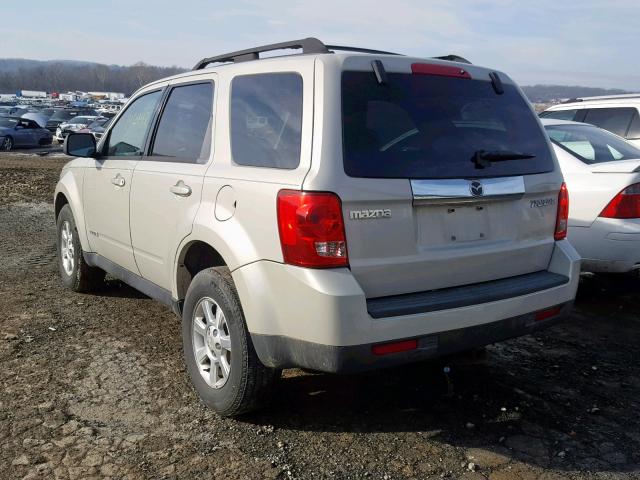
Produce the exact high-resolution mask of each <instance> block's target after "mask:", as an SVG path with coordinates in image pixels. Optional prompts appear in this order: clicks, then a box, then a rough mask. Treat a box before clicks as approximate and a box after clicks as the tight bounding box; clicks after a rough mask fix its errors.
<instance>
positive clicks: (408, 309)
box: [367, 271, 569, 318]
mask: <svg viewBox="0 0 640 480" xmlns="http://www.w3.org/2000/svg"><path fill="white" fill-rule="evenodd" d="M568 282H569V277H565V276H564V275H558V274H557V273H551V272H547V271H542V272H535V273H528V274H525V275H518V276H516V277H509V278H503V279H500V280H493V281H490V282H482V283H474V284H471V285H464V286H461V287H451V288H443V289H440V290H430V291H427V292H418V293H407V294H404V295H393V296H389V297H378V298H369V299H367V310H368V312H369V315H371V316H372V317H373V318H386V317H398V316H401V315H413V314H416V313H427V312H436V311H438V310H447V309H450V308H459V307H467V306H469V305H478V304H481V303H489V302H495V301H498V300H504V299H506V298H512V297H518V296H521V295H527V294H529V293H535V292H539V291H541V290H547V289H549V288H553V287H558V286H560V285H564V284H566V283H568Z"/></svg>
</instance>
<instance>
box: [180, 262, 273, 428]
mask: <svg viewBox="0 0 640 480" xmlns="http://www.w3.org/2000/svg"><path fill="white" fill-rule="evenodd" d="M182 342H183V348H184V357H185V363H186V365H187V371H188V372H189V376H190V377H191V381H192V383H193V385H194V387H195V389H196V392H197V393H198V395H199V396H200V398H201V399H202V401H203V402H204V403H205V404H206V405H207V406H208V407H210V408H213V409H214V410H215V411H216V412H218V413H219V414H220V415H222V416H225V417H230V416H235V415H239V414H242V413H245V412H248V411H251V410H255V409H256V408H259V407H260V406H262V405H263V404H264V403H265V402H266V401H268V399H269V397H270V396H271V393H272V391H273V388H274V386H275V383H276V382H277V380H278V378H279V377H280V373H281V371H280V370H277V369H273V368H268V367H265V366H264V365H263V364H262V363H261V362H260V360H259V359H258V356H257V355H256V352H255V350H254V348H253V344H252V343H251V337H250V334H249V332H248V330H247V326H246V323H245V319H244V314H243V312H242V307H241V305H240V300H239V298H238V293H237V292H236V289H235V286H234V284H233V279H232V278H231V273H230V272H229V269H228V268H226V267H224V268H209V269H206V270H203V271H201V272H199V273H198V274H197V275H196V276H195V277H194V278H193V281H192V282H191V285H189V289H188V291H187V295H186V298H185V303H184V310H183V313H182Z"/></svg>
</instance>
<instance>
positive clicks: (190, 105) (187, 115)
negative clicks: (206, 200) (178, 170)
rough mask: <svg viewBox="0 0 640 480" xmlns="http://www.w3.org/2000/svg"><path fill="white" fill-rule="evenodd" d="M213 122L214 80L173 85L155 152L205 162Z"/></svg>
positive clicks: (169, 157)
mask: <svg viewBox="0 0 640 480" xmlns="http://www.w3.org/2000/svg"><path fill="white" fill-rule="evenodd" d="M212 123H213V85H212V84H211V83H201V84H197V85H185V86H184V87H176V88H174V89H173V90H171V93H170V95H169V99H168V100H167V103H166V105H165V107H164V111H163V112H162V118H161V119H160V124H159V125H158V130H157V132H156V137H155V141H154V145H153V151H152V155H154V156H161V157H166V158H167V159H168V160H171V161H183V162H192V163H206V162H207V160H208V158H209V152H210V150H211V128H212Z"/></svg>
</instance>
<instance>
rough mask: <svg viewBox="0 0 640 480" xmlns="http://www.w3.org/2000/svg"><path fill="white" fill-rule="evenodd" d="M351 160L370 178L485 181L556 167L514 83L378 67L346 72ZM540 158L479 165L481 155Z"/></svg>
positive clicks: (347, 157)
mask: <svg viewBox="0 0 640 480" xmlns="http://www.w3.org/2000/svg"><path fill="white" fill-rule="evenodd" d="M342 114H343V125H342V131H343V152H344V155H343V159H344V169H345V172H346V173H347V175H349V176H352V177H368V178H480V177H497V176H508V175H527V174H534V173H543V172H549V171H552V170H553V168H554V164H553V160H552V157H551V152H550V150H549V146H548V143H547V141H546V138H545V135H544V132H543V131H542V129H541V128H540V126H539V124H538V120H537V119H536V116H535V115H534V114H533V112H532V111H531V109H530V107H529V105H528V104H527V102H526V100H525V99H524V98H523V97H522V96H521V95H520V93H519V91H518V90H517V89H516V88H515V87H514V86H512V85H508V84H504V93H503V94H502V95H497V94H496V92H495V91H494V90H493V87H492V85H491V83H490V82H488V81H479V80H467V79H460V78H450V77H440V76H431V75H412V74H401V73H390V74H388V82H387V83H386V84H384V85H381V84H379V83H378V82H377V80H376V77H375V75H374V73H373V72H352V71H345V72H343V74H342ZM481 150H484V151H491V152H493V151H501V152H517V153H520V154H525V155H532V156H533V157H532V158H527V159H519V160H506V161H500V162H492V163H491V165H490V166H489V167H487V168H484V169H479V168H476V165H475V164H474V163H473V162H472V158H473V157H474V156H475V154H476V152H479V151H481Z"/></svg>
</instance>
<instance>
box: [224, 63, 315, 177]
mask: <svg viewBox="0 0 640 480" xmlns="http://www.w3.org/2000/svg"><path fill="white" fill-rule="evenodd" d="M301 131H302V77H301V76H300V75H298V74H296V73H269V74H259V75H246V76H240V77H235V78H234V79H233V82H232V84H231V153H232V156H233V160H234V162H235V163H237V164H240V165H252V166H256V167H269V168H286V169H293V168H296V167H297V166H298V165H299V163H300V138H301Z"/></svg>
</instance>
